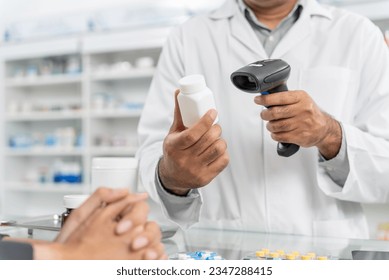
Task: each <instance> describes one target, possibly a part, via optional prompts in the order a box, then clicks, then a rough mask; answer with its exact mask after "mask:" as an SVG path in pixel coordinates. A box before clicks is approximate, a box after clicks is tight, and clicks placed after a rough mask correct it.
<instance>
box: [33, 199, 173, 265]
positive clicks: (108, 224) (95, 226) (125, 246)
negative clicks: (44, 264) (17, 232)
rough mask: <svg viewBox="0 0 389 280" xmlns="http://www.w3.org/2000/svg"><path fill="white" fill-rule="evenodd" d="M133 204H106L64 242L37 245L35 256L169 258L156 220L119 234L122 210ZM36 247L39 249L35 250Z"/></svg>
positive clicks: (66, 257)
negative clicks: (165, 252)
mask: <svg viewBox="0 0 389 280" xmlns="http://www.w3.org/2000/svg"><path fill="white" fill-rule="evenodd" d="M132 204H133V198H131V197H130V196H125V197H123V198H121V199H120V200H117V201H115V202H111V203H110V204H108V205H105V204H103V205H102V206H101V207H99V208H98V209H95V210H94V211H93V213H92V215H90V216H89V217H88V221H87V222H85V223H83V224H82V225H81V226H80V227H78V228H77V229H76V230H75V231H74V232H73V233H72V234H71V235H70V236H69V237H68V239H67V240H66V241H65V242H64V243H53V244H51V245H49V246H47V245H42V246H40V245H39V244H38V245H37V246H34V257H35V258H36V259H123V260H124V259H152V260H157V259H166V255H165V254H164V247H163V245H162V243H161V231H160V229H159V227H158V226H157V225H156V224H155V223H153V222H146V223H144V224H142V225H139V226H136V227H135V228H132V229H131V230H129V231H127V232H125V233H123V234H120V235H119V234H117V233H116V228H117V226H118V223H120V218H121V216H122V213H125V212H126V211H127V209H128V208H129V207H130V206H131V205H132ZM35 249H36V250H35Z"/></svg>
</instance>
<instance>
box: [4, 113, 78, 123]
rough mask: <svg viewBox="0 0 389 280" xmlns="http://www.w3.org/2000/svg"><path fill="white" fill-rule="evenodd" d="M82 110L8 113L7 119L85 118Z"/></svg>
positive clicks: (50, 119) (48, 119)
mask: <svg viewBox="0 0 389 280" xmlns="http://www.w3.org/2000/svg"><path fill="white" fill-rule="evenodd" d="M83 116H84V113H83V112H82V111H74V112H73V111H58V112H45V113H18V114H7V115H6V116H5V120H6V121H9V122H30V121H57V120H76V119H81V118H83Z"/></svg>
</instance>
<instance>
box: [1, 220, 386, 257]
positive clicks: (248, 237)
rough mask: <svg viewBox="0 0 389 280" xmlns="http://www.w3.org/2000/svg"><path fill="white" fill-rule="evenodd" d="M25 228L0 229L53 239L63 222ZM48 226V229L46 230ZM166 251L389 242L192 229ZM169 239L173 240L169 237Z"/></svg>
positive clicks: (332, 249) (345, 249)
mask: <svg viewBox="0 0 389 280" xmlns="http://www.w3.org/2000/svg"><path fill="white" fill-rule="evenodd" d="M18 224H22V226H23V227H13V226H6V227H3V226H2V227H0V232H1V233H6V234H9V235H11V236H13V237H22V238H26V237H29V238H34V239H42V240H53V239H54V238H55V236H56V235H57V233H58V232H57V231H56V230H55V229H57V230H59V228H60V222H59V221H58V220H56V219H54V218H53V217H45V218H43V217H41V218H37V219H33V220H29V221H23V222H20V223H18ZM45 227H48V230H46V229H45ZM164 236H165V238H164V240H163V243H164V244H165V248H166V252H167V254H168V255H170V256H173V255H174V254H176V253H178V252H194V251H205V250H207V251H213V252H216V253H217V254H218V255H220V256H222V257H223V258H224V259H230V260H238V259H244V258H245V257H246V256H248V255H253V254H254V253H255V251H258V250H261V249H263V248H267V249H269V250H270V251H277V250H283V251H285V252H286V253H288V252H293V251H298V252H300V254H305V253H309V252H313V253H316V255H317V256H327V257H329V258H330V259H352V251H354V250H362V251H387V252H389V242H388V241H381V240H364V239H343V238H327V237H312V236H300V235H288V234H274V233H273V234H269V233H260V232H242V231H228V230H211V229H190V230H188V231H182V230H178V231H177V232H174V231H171V232H164ZM168 236H170V237H168Z"/></svg>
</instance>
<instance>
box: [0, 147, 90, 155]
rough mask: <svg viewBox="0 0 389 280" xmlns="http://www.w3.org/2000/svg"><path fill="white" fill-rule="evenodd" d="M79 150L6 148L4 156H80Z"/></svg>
mask: <svg viewBox="0 0 389 280" xmlns="http://www.w3.org/2000/svg"><path fill="white" fill-rule="evenodd" d="M82 155H83V150H82V149H81V148H67V149H64V148H54V147H53V148H32V149H27V148H26V149H11V148H6V151H5V156H8V157H36V156H42V157H46V156H82Z"/></svg>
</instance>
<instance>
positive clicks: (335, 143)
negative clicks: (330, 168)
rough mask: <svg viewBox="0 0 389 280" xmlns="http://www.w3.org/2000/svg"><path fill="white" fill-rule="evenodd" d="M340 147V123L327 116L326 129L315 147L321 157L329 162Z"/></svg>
mask: <svg viewBox="0 0 389 280" xmlns="http://www.w3.org/2000/svg"><path fill="white" fill-rule="evenodd" d="M341 145H342V127H341V125H340V123H339V122H338V121H337V120H335V119H333V118H332V117H331V116H329V115H328V121H327V129H325V134H324V137H323V138H322V140H321V141H320V142H319V143H318V144H317V145H316V147H317V148H318V149H319V152H320V153H321V155H322V156H323V157H324V158H325V159H327V160H330V159H332V158H334V157H336V155H337V154H338V153H339V150H340V147H341Z"/></svg>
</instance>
